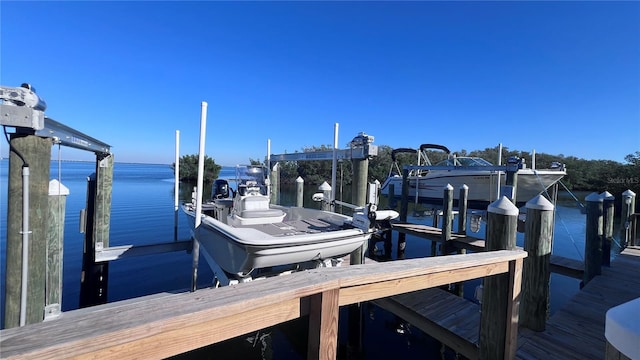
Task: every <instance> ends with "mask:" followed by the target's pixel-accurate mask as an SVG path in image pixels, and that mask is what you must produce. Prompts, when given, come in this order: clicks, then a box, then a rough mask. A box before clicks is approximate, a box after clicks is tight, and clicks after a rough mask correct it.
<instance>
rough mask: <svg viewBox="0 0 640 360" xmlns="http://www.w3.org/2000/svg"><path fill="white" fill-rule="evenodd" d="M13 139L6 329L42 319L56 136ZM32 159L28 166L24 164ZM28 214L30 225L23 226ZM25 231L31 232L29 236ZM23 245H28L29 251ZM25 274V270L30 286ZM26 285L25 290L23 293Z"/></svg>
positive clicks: (12, 137)
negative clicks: (51, 171) (52, 139)
mask: <svg viewBox="0 0 640 360" xmlns="http://www.w3.org/2000/svg"><path fill="white" fill-rule="evenodd" d="M9 144H10V151H9V174H8V175H9V177H8V192H7V214H6V216H7V228H6V231H7V240H6V246H7V248H6V260H5V261H6V264H2V266H3V267H4V268H3V272H4V274H5V275H4V276H5V291H4V307H5V308H4V309H5V315H4V328H5V329H8V328H12V327H17V326H20V325H21V324H22V325H25V324H33V323H38V322H41V321H42V320H43V314H44V303H45V299H44V296H45V278H44V277H45V273H46V271H45V269H46V255H45V254H46V244H47V242H46V231H47V220H48V219H47V218H46V216H43V215H44V214H46V213H47V211H48V202H49V199H48V192H49V173H50V167H51V163H50V161H51V146H52V142H51V139H46V138H41V137H38V136H34V135H25V134H17V133H16V134H11V137H10V141H9ZM27 164H28V166H29V167H25V165H27ZM25 172H26V173H25ZM25 177H26V180H25ZM23 185H27V186H28V193H27V194H24V193H23ZM25 200H27V201H25ZM25 202H27V204H26V206H25ZM25 218H27V219H26V221H27V225H28V228H27V229H24V231H23V229H22V227H23V226H24V225H25ZM25 233H26V234H28V235H26V236H27V238H26V241H25V236H24V235H25ZM23 244H25V245H27V246H26V249H27V251H26V253H24V254H23V251H22V250H23ZM23 255H26V256H25V257H26V259H23ZM23 260H26V261H23ZM23 266H24V267H23ZM5 271H6V272H5ZM23 274H24V275H26V276H25V281H26V282H25V284H24V285H25V287H23V282H22V277H23ZM23 289H26V291H24V297H23V291H22V290H23ZM25 306H26V308H25Z"/></svg>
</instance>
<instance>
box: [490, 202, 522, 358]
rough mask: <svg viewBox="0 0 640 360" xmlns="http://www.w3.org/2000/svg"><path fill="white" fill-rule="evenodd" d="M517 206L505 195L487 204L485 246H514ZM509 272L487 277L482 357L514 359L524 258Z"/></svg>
mask: <svg viewBox="0 0 640 360" xmlns="http://www.w3.org/2000/svg"><path fill="white" fill-rule="evenodd" d="M517 221H518V208H517V207H516V206H515V205H514V204H513V203H512V202H511V201H510V200H509V199H508V198H507V197H506V196H502V197H501V198H500V199H498V200H496V201H494V202H493V203H491V204H490V205H489V207H488V208H487V235H486V243H485V249H486V250H487V251H494V250H514V249H515V248H516V227H517ZM509 267H510V271H509V273H505V274H499V275H493V276H488V277H485V278H484V286H483V296H482V305H481V306H482V307H481V309H482V310H481V311H482V312H481V315H480V344H479V358H480V359H513V358H515V350H516V345H517V333H518V308H519V301H520V300H519V297H520V284H521V273H522V261H521V260H520V261H519V262H515V261H514V262H513V264H510V266H509Z"/></svg>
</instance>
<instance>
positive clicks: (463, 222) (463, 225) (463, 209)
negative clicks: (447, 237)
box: [458, 184, 469, 235]
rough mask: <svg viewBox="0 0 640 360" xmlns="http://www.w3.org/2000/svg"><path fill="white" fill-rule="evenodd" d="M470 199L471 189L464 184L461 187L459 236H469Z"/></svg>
mask: <svg viewBox="0 0 640 360" xmlns="http://www.w3.org/2000/svg"><path fill="white" fill-rule="evenodd" d="M468 198H469V187H468V186H467V184H463V185H462V186H461V187H460V196H459V198H458V234H461V235H466V234H467V208H468V207H467V200H468Z"/></svg>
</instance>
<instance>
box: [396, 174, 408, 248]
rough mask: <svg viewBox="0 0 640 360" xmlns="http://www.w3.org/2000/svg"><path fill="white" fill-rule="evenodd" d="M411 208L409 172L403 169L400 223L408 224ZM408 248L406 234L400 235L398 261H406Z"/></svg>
mask: <svg viewBox="0 0 640 360" xmlns="http://www.w3.org/2000/svg"><path fill="white" fill-rule="evenodd" d="M408 208H409V170H408V169H402V190H401V195H400V221H401V222H407V213H408ZM406 247H407V239H406V235H405V234H404V233H399V234H398V259H399V260H402V259H404V252H405V250H406Z"/></svg>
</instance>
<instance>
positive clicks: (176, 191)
mask: <svg viewBox="0 0 640 360" xmlns="http://www.w3.org/2000/svg"><path fill="white" fill-rule="evenodd" d="M174 172H175V174H174V188H173V241H178V208H179V203H178V202H179V197H180V130H176V160H175V169H174Z"/></svg>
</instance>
